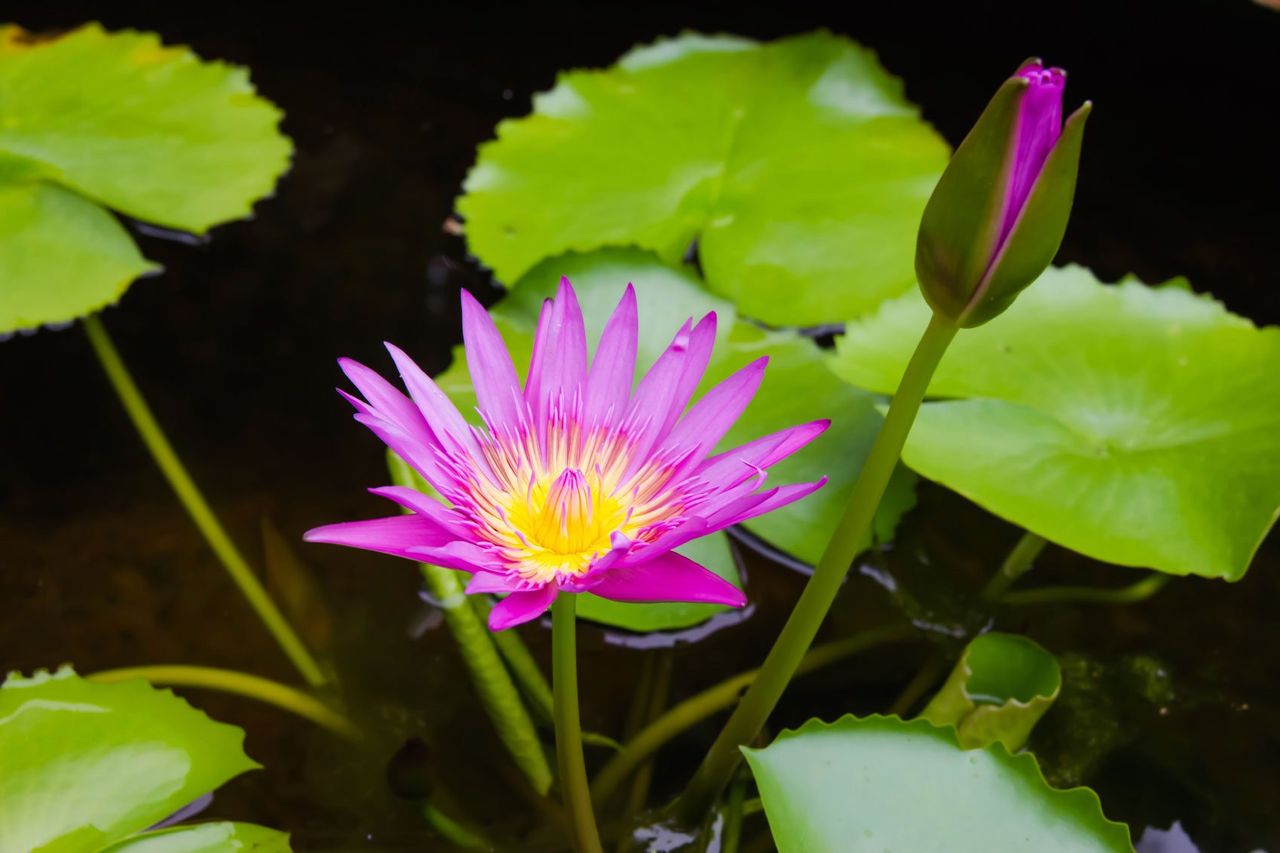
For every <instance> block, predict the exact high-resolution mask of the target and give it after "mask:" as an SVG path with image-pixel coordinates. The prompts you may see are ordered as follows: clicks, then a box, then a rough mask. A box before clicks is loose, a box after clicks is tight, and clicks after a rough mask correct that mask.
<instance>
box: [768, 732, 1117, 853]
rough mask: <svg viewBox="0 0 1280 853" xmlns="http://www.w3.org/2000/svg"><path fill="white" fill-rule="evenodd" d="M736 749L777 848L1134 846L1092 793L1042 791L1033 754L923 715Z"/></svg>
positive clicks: (951, 851)
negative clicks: (968, 746) (963, 742)
mask: <svg viewBox="0 0 1280 853" xmlns="http://www.w3.org/2000/svg"><path fill="white" fill-rule="evenodd" d="M743 752H744V753H746V756H747V761H748V763H749V764H750V765H751V772H752V773H753V774H754V775H755V778H756V784H757V785H758V786H759V788H760V796H761V799H762V800H763V801H764V809H765V814H766V815H767V816H768V819H769V827H770V829H771V830H772V831H773V837H774V840H775V841H776V842H777V844H778V850H779V851H781V853H791V851H820V850H841V851H850V853H853V851H867V853H871V851H875V853H881V851H884V850H946V851H948V853H965V851H974V853H979V851H980V853H987V851H991V850H1038V851H1049V850H1053V851H1090V852H1091V853H1093V851H1101V850H1107V851H1128V853H1132V851H1133V846H1132V844H1131V843H1130V841H1129V830H1128V828H1127V827H1126V826H1124V824H1120V823H1114V822H1112V821H1109V820H1107V819H1106V817H1105V816H1104V815H1103V814H1102V807H1101V805H1100V804H1099V802H1098V797H1097V795H1096V794H1094V793H1093V792H1092V791H1090V790H1089V789H1087V788H1073V789H1071V790H1068V791H1060V790H1056V789H1054V788H1050V787H1049V785H1048V783H1046V782H1045V781H1044V777H1043V776H1042V775H1041V774H1040V768H1039V767H1038V766H1037V765H1036V762H1035V759H1034V758H1032V757H1031V755H1029V754H1025V753H1024V754H1021V755H1010V754H1009V752H1008V751H1007V750H1005V749H1004V748H1003V747H1002V746H999V745H993V746H989V747H986V748H984V749H975V750H968V751H966V750H963V749H961V748H960V745H959V744H958V743H957V742H956V739H955V732H954V730H953V729H951V728H949V727H948V728H938V727H936V726H934V725H933V724H932V723H929V722H927V721H925V720H911V721H909V722H904V721H902V720H900V719H898V718H897V717H878V716H875V717H866V718H863V719H858V718H856V717H844V718H842V719H840V720H837V721H836V722H835V723H830V724H829V723H824V722H822V721H820V720H810V721H809V722H807V723H805V724H804V725H803V726H801V727H800V729H798V730H796V731H786V732H783V733H782V734H781V735H779V736H778V738H777V740H775V741H774V742H773V743H772V744H770V745H769V746H767V747H765V748H764V749H746V748H744V749H743Z"/></svg>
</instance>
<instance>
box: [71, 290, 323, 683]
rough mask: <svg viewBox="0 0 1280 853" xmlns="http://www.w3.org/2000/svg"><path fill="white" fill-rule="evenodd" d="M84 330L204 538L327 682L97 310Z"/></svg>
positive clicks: (271, 625) (269, 622)
mask: <svg viewBox="0 0 1280 853" xmlns="http://www.w3.org/2000/svg"><path fill="white" fill-rule="evenodd" d="M84 331H85V334H86V335H88V336H89V344H90V345H91V346H92V347H93V352H94V355H96V356H97V357H98V363H99V364H101V365H102V369H103V371H105V372H106V374H107V379H109V380H110V381H111V387H112V388H113V389H114V390H115V392H116V396H117V397H119V398H120V402H121V404H123V405H124V409H125V411H126V412H127V413H128V415H129V419H130V420H131V421H133V426H134V428H135V429H136V430H137V431H138V435H139V437H140V438H141V439H142V443H143V444H145V445H146V446H147V450H149V451H150V452H151V458H152V459H154V460H155V463H156V465H157V466H158V467H159V468H160V471H161V473H163V474H164V476H165V479H167V480H168V481H169V485H170V486H171V487H172V488H173V491H174V493H175V494H176V495H177V496H178V500H179V501H181V503H182V505H183V507H185V508H186V510H187V513H188V514H189V515H190V516H191V520H192V521H194V522H195V525H196V527H198V528H199V529H200V532H201V533H202V534H204V538H205V541H207V542H208V543H209V547H210V548H211V549H212V550H213V553H214V554H215V555H216V556H217V558H218V559H219V560H220V561H221V562H222V565H223V567H224V568H225V569H226V570H227V574H229V575H231V579H232V580H233V581H235V584H236V586H238V587H239V588H240V592H241V593H243V594H244V597H245V599H246V600H247V601H248V602H249V605H250V606H251V607H252V608H253V609H254V611H255V612H256V613H257V614H258V618H259V619H261V620H262V622H263V624H264V625H266V626H267V630H268V631H270V632H271V635H272V636H273V637H275V639H276V642H277V643H279V644H280V648H281V649H282V650H283V651H284V653H285V654H286V655H288V657H289V660H291V661H292V662H293V665H294V666H295V667H297V669H298V672H299V673H301V674H302V677H303V678H304V679H305V680H306V682H307V683H308V684H309V685H311V686H312V687H318V686H320V685H321V684H324V682H325V676H324V672H323V671H322V670H321V668H320V665H319V664H318V663H316V660H315V658H313V657H312V656H311V652H309V651H308V650H307V647H306V645H305V644H303V642H302V640H301V639H300V638H299V637H298V635H297V634H296V633H295V632H294V630H293V628H292V627H291V626H290V625H289V622H288V620H286V619H285V617H284V614H283V613H281V612H280V609H279V608H278V607H277V606H276V603H275V602H274V601H272V599H271V596H270V595H268V594H267V590H266V588H265V587H263V585H262V582H261V581H259V580H258V576H257V575H256V574H254V572H253V570H252V569H250V568H249V564H248V563H247V562H245V559H244V557H242V556H241V555H240V551H239V550H237V548H236V546H235V544H234V543H233V542H232V541H231V537H230V536H228V535H227V532H226V530H224V529H223V527H222V523H221V522H219V521H218V517H217V516H216V515H214V514H213V510H212V509H210V508H209V504H208V503H207V502H206V501H205V499H204V495H202V494H201V493H200V489H199V488H197V486H196V484H195V482H194V481H193V480H192V479H191V475H190V474H189V473H187V469H186V468H185V467H184V466H183V464H182V462H181V460H179V459H178V454H177V453H175V452H174V450H173V445H171V444H170V443H169V439H168V438H166V437H165V434H164V431H163V430H161V429H160V424H158V423H157V422H156V419H155V416H154V415H153V414H152V413H151V408H150V406H148V405H147V401H146V399H145V398H143V396H142V392H141V391H140V390H138V386H137V384H136V383H135V382H134V381H133V377H132V376H131V375H130V374H129V369H128V368H127V367H125V364H124V361H123V360H122V359H121V358H120V353H119V352H117V351H116V348H115V344H113V343H112V342H111V338H110V336H109V335H108V334H107V330H106V327H105V326H103V325H102V321H101V320H100V319H99V318H98V316H97V315H90V316H88V317H85V318H84Z"/></svg>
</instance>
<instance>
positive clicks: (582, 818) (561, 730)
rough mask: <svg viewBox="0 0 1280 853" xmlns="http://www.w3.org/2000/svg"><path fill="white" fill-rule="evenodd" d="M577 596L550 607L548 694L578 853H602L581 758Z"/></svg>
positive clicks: (564, 594)
mask: <svg viewBox="0 0 1280 853" xmlns="http://www.w3.org/2000/svg"><path fill="white" fill-rule="evenodd" d="M576 605H577V595H576V594H574V593H569V592H561V593H560V594H558V595H557V596H556V600H555V603H554V604H552V605H551V690H552V694H553V695H554V697H555V717H556V760H557V762H558V764H559V766H560V790H561V793H562V794H563V795H564V805H565V809H566V810H567V811H568V812H569V821H570V823H571V824H572V826H573V838H574V847H575V848H576V849H577V850H578V853H601V849H602V848H601V847H600V833H599V831H598V830H597V829H596V817H595V813H594V812H593V811H592V807H591V792H590V789H589V788H588V787H587V765H586V762H585V761H584V759H583V757H582V722H581V720H580V719H579V717H578V651H577V644H578V638H577V624H576V622H575V620H574V608H575V607H576Z"/></svg>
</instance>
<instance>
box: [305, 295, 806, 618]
mask: <svg viewBox="0 0 1280 853" xmlns="http://www.w3.org/2000/svg"><path fill="white" fill-rule="evenodd" d="M638 325H639V320H638V313H637V310H636V296H635V291H634V290H633V289H632V287H631V286H630V285H628V286H627V289H626V291H625V293H624V294H623V296H622V300H621V302H620V303H619V304H618V307H617V309H616V310H615V311H614V312H613V314H612V316H611V317H610V318H609V320H608V322H607V323H606V324H605V327H604V331H603V333H602V334H601V336H600V342H599V345H598V346H597V347H596V350H595V357H594V358H593V359H591V360H590V362H588V358H587V342H586V333H585V330H584V326H583V318H582V311H581V309H580V308H579V306H578V300H577V297H576V296H575V295H574V291H573V288H572V286H571V285H570V284H569V281H568V280H567V279H564V280H562V281H561V284H560V288H559V291H558V292H557V294H556V296H555V298H554V299H551V300H548V301H547V302H546V303H545V304H544V305H543V308H542V314H541V317H540V319H539V322H538V327H537V334H536V337H535V339H534V346H533V355H532V360H531V365H530V368H529V374H528V378H527V380H526V381H525V382H524V384H523V385H521V383H520V380H519V378H518V376H517V374H516V369H515V367H514V365H513V364H512V361H511V357H510V355H509V354H508V352H507V349H506V346H505V344H504V342H503V340H502V337H501V335H500V334H499V333H498V330H497V328H496V327H495V326H494V323H493V320H492V319H491V318H490V317H489V315H488V313H487V312H486V311H485V310H484V308H482V307H481V306H480V304H479V303H478V302H476V301H475V299H474V298H472V297H471V295H470V294H468V293H466V292H465V291H464V292H463V294H462V326H463V339H464V344H465V349H466V359H467V367H468V368H469V370H470V373H471V378H472V382H473V384H474V386H475V392H476V399H477V402H478V406H477V408H478V411H479V414H480V416H481V419H482V421H483V427H473V426H471V425H469V424H467V422H466V421H465V420H464V419H463V417H462V415H461V414H459V412H458V410H457V409H456V408H455V407H454V405H453V404H452V403H451V402H450V401H449V399H448V398H447V397H446V396H445V394H444V392H442V391H441V390H440V388H439V387H438V386H436V384H435V383H434V382H432V381H431V379H430V377H428V376H427V375H426V374H425V373H423V371H422V370H421V369H420V368H419V367H418V366H417V365H416V364H414V363H413V361H411V360H410V359H409V357H408V356H407V355H405V354H404V353H403V352H401V351H400V350H399V349H397V348H396V347H395V346H392V345H391V344H388V345H387V349H388V350H389V351H390V353H391V357H392V359H393V360H394V361H395V364H396V366H397V368H398V369H399V371H400V377H401V379H402V380H403V381H404V384H405V387H406V388H407V390H408V392H409V396H408V397H406V396H405V395H404V394H402V393H400V391H398V390H397V389H396V388H394V387H393V386H392V385H391V384H390V383H389V382H387V381H386V380H385V379H383V378H382V377H381V376H379V375H378V374H377V373H375V372H374V371H372V370H370V369H369V368H367V367H364V366H362V365H360V364H357V363H356V362H353V361H350V360H346V359H344V360H342V361H341V362H340V363H341V365H342V368H343V371H344V372H345V373H346V375H347V377H348V378H349V379H350V380H351V382H352V383H353V384H354V385H355V386H356V388H357V389H359V391H360V392H361V394H363V395H364V399H359V398H357V397H355V396H352V395H349V394H346V393H345V392H342V393H343V395H344V396H345V397H347V399H348V400H349V401H350V402H351V403H352V405H354V406H355V408H356V416H355V417H356V420H357V421H360V422H361V423H363V424H365V425H366V426H368V427H369V428H370V429H371V430H373V432H374V433H376V434H377V435H378V437H379V438H381V439H382V440H383V441H384V442H385V443H386V444H387V446H388V447H390V448H391V449H392V450H394V451H395V452H396V453H397V454H399V455H400V456H401V458H403V459H404V460H405V461H406V462H407V463H408V464H409V465H411V466H413V467H414V468H415V469H416V470H417V471H418V472H419V473H420V474H421V475H422V477H423V478H424V479H425V480H426V481H427V482H428V483H429V484H430V485H431V486H432V488H434V489H435V490H436V492H438V493H439V495H440V496H441V497H443V499H444V500H443V501H441V500H437V499H436V498H435V497H432V496H430V495H427V494H423V493H421V492H418V491H416V490H414V489H410V488H406V487H401V486H386V487H382V488H377V489H373V490H371V491H372V492H373V493H374V494H377V495H380V496H382V497H385V498H389V499H391V500H392V501H395V502H396V503H398V504H400V505H401V507H403V508H405V509H407V510H410V511H411V513H410V514H408V515H406V514H400V515H394V516H391V517H389V518H379V519H373V520H369V521H353V522H347V523H344V524H333V525H329V526H327V527H320V528H317V529H315V530H312V531H310V532H308V533H307V534H306V539H307V540H308V541H310V542H329V543H333V544H338V545H348V546H351V547H354V548H363V549H366V550H370V551H379V552H382V553H385V554H393V555H396V556H400V557H406V558H408V559H411V560H416V561H420V562H427V563H433V564H436V565H441V566H446V567H448V568H452V569H460V570H462V571H465V572H470V573H471V575H472V577H471V581H470V583H469V584H468V586H467V592H468V593H499V594H503V595H505V597H504V598H503V599H502V601H501V602H500V603H498V604H497V606H495V607H494V608H493V611H492V614H491V616H490V619H489V625H490V627H491V628H492V629H494V630H501V629H504V628H508V627H511V626H513V625H518V624H520V623H522V622H526V621H528V620H530V619H534V618H536V617H537V616H539V615H540V614H542V613H543V612H544V611H546V610H547V608H548V607H549V606H550V605H551V602H552V601H553V599H554V598H555V597H556V594H557V593H558V592H560V591H567V592H574V593H577V592H587V591H590V592H592V593H595V594H596V595H599V596H603V597H605V598H611V599H614V600H617V601H689V602H705V603H715V604H724V605H729V606H734V607H740V606H742V605H743V604H745V603H746V599H745V597H744V596H743V594H742V592H741V590H739V589H738V588H737V587H736V586H734V585H733V584H731V583H729V582H728V581H726V580H724V579H723V578H721V577H719V576H718V575H716V574H715V573H714V572H711V571H710V570H708V569H706V568H704V567H702V566H700V565H698V564H697V563H695V562H693V561H692V560H690V559H688V558H686V557H683V556H681V555H680V554H678V553H676V552H675V551H674V550H672V549H674V548H676V547H678V546H679V545H681V544H683V543H685V542H688V541H690V540H692V539H696V538H698V537H700V536H705V535H707V534H709V533H712V532H714V531H716V530H720V529H722V528H724V527H728V526H729V525H732V524H736V523H737V522H740V521H743V520H745V519H749V518H752V517H754V516H758V515H760V514H762V513H766V512H769V511H770V510H774V509H777V508H778V507H781V506H785V505H786V504H789V503H791V502H792V501H796V500H799V499H800V498H803V497H805V496H806V495H808V494H810V493H812V492H813V491H815V490H817V489H818V488H820V487H821V486H822V485H823V483H825V482H826V478H823V479H822V480H819V481H817V482H811V483H801V484H793V485H782V486H770V487H768V488H763V486H764V484H765V479H766V469H768V468H769V466H771V465H773V464H774V463H776V462H778V461H779V460H781V459H783V458H785V457H787V456H789V455H790V454H792V453H794V452H795V451H796V450H798V449H799V448H801V447H803V446H804V445H805V444H807V443H808V442H809V441H811V440H812V439H813V438H815V437H816V436H817V435H819V434H820V433H822V431H823V430H825V429H826V428H827V425H828V422H827V421H814V422H812V423H806V424H802V425H800V426H795V427H791V428H789V429H784V430H782V431H780V432H777V433H774V434H772V435H768V436H765V437H763V438H759V439H756V440H755V441H752V442H749V443H747V444H744V445H742V446H741V447H737V448H734V449H732V450H728V451H724V452H721V453H714V452H713V451H714V449H715V447H716V445H717V444H718V443H719V442H720V440H721V438H723V436H724V435H725V433H726V432H727V431H728V430H729V428H730V427H731V426H732V425H733V424H734V422H735V421H736V420H737V418H738V416H739V415H740V414H741V413H742V411H743V410H744V409H745V408H746V407H747V404H748V403H749V402H750V401H751V399H752V396H753V395H754V394H755V392H756V389H757V388H758V387H759V384H760V381H761V379H762V377H763V375H764V370H765V363H766V361H767V359H763V358H762V359H760V360H758V361H755V362H752V363H751V364H748V365H747V366H746V367H743V368H742V369H741V370H739V371H737V372H736V373H734V374H733V375H731V376H730V377H728V378H727V379H725V380H723V381H722V382H720V383H719V384H718V385H716V386H715V387H713V388H712V389H710V390H709V391H707V392H706V393H705V394H703V395H702V397H701V398H700V399H699V400H698V401H697V402H696V403H694V404H693V405H692V406H691V407H690V406H689V402H690V400H691V399H692V397H693V394H694V391H695V389H696V387H697V386H698V384H699V382H700V381H701V379H702V376H703V373H704V371H705V370H706V368H707V364H708V361H709V360H710V357H711V350H712V346H713V344H714V342H715V336H716V317H715V314H714V313H712V314H708V315H707V316H706V317H703V318H702V320H701V321H699V322H698V323H697V324H696V325H695V324H694V323H693V321H692V320H690V321H688V322H686V323H685V324H684V325H683V326H681V327H680V330H679V331H678V332H677V333H676V335H675V339H674V340H673V341H672V342H671V345H670V346H669V347H668V348H667V349H666V351H665V352H664V353H662V355H661V356H660V357H659V358H658V359H657V361H656V362H655V363H654V364H653V366H652V368H650V369H649V371H648V373H647V374H646V375H645V376H644V378H643V379H641V380H640V382H639V384H638V385H635V386H634V390H633V381H634V374H635V363H636V346H637V339H638V335H639V328H638ZM686 407H688V408H687V411H686Z"/></svg>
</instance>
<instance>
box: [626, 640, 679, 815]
mask: <svg viewBox="0 0 1280 853" xmlns="http://www.w3.org/2000/svg"><path fill="white" fill-rule="evenodd" d="M653 654H654V657H655V661H656V662H655V664H654V667H653V668H654V673H653V682H652V686H651V688H650V691H649V700H648V702H647V703H646V705H645V707H644V709H643V712H642V713H643V715H644V716H643V718H642V719H641V724H642V725H648V724H649V723H652V722H653V721H654V720H656V719H657V718H658V717H660V716H662V712H663V710H664V709H665V708H666V707H667V696H668V694H669V693H670V691H671V665H672V662H673V661H672V655H671V650H670V649H659V650H658V651H656V652H654V653H653ZM652 782H653V762H652V761H646V762H644V763H643V764H641V765H640V767H639V768H638V769H637V770H636V773H635V776H634V777H633V778H632V780H631V791H630V793H628V794H627V804H626V811H624V812H623V819H624V821H629V820H630V819H631V816H632V815H635V814H639V812H640V811H641V810H642V809H643V808H644V806H645V803H647V802H648V800H649V786H650V784H652Z"/></svg>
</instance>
